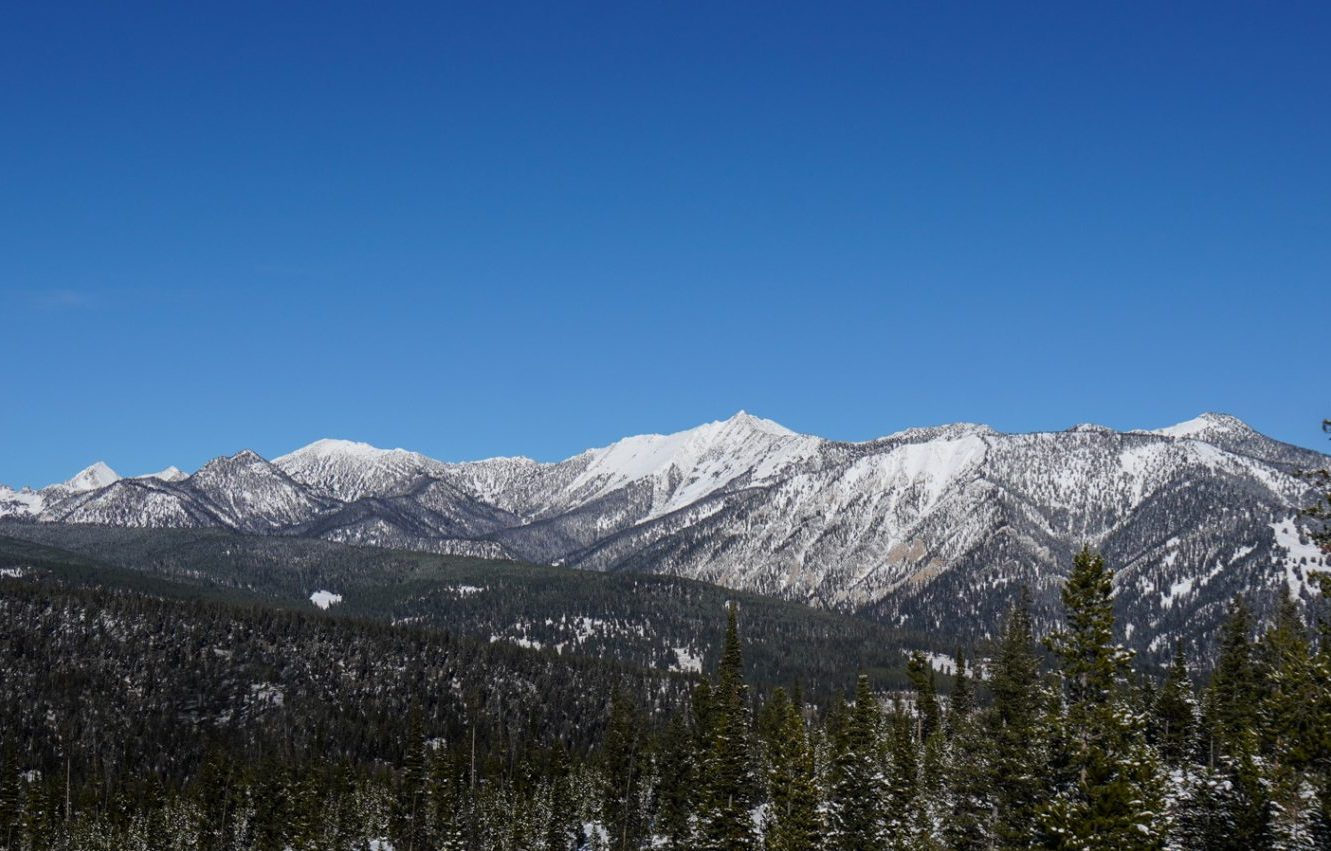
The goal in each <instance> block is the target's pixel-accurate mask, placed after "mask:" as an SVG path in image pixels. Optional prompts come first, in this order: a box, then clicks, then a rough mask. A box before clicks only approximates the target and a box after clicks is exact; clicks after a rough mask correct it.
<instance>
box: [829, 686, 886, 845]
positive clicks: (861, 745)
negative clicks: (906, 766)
mask: <svg viewBox="0 0 1331 851" xmlns="http://www.w3.org/2000/svg"><path fill="white" fill-rule="evenodd" d="M881 721H882V713H881V712H880V710H879V707H878V699H877V698H875V697H874V695H873V692H872V691H871V690H870V688H869V678H868V677H866V676H864V675H862V674H861V675H860V677H859V680H858V681H857V682H856V685H855V705H854V707H852V708H851V710H850V712H849V714H848V716H847V717H846V719H845V721H844V723H842V724H839V725H838V727H839V729H838V730H837V731H836V732H835V734H834V736H835V738H834V741H833V748H834V752H835V757H834V761H833V765H832V772H831V792H830V800H829V806H828V837H827V838H828V842H827V847H828V849H829V851H875V849H881V848H884V847H886V845H885V842H886V832H885V824H884V805H885V803H886V802H885V800H884V790H883V787H882V785H881V781H880V779H879V778H880V775H881V774H882V745H881V736H880V731H879V727H880V725H881Z"/></svg>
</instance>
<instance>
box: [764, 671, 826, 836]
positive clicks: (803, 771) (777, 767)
mask: <svg viewBox="0 0 1331 851" xmlns="http://www.w3.org/2000/svg"><path fill="white" fill-rule="evenodd" d="M796 694H798V691H797V692H796ZM771 706H772V718H773V721H774V723H775V726H774V729H773V730H772V734H771V735H772V740H771V742H770V744H769V749H768V754H769V759H768V784H767V785H768V790H769V792H768V799H769V803H768V809H767V822H766V825H765V830H764V833H763V838H764V845H765V847H766V848H767V849H768V851H808V849H813V848H816V847H817V845H818V841H819V839H820V838H821V837H822V834H823V826H822V817H821V814H820V813H819V811H818V805H819V796H818V786H817V777H816V774H815V770H814V755H813V749H812V747H811V746H810V743H809V737H808V731H807V730H806V729H805V726H804V716H803V712H802V708H801V707H800V706H799V703H798V702H797V701H792V700H790V699H789V698H787V697H786V695H785V691H784V690H783V689H777V690H776V693H775V694H774V695H773V698H772V701H771Z"/></svg>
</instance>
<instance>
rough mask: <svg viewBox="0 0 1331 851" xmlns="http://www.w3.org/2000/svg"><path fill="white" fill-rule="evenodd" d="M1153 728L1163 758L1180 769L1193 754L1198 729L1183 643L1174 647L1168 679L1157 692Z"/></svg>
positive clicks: (1169, 764) (1153, 711) (1171, 766)
mask: <svg viewBox="0 0 1331 851" xmlns="http://www.w3.org/2000/svg"><path fill="white" fill-rule="evenodd" d="M1152 727H1153V733H1154V740H1155V744H1156V747H1157V749H1158V750H1159V751H1160V758H1161V759H1162V760H1163V761H1164V763H1165V765H1167V766H1169V767H1170V768H1175V769H1177V768H1181V767H1182V766H1183V765H1184V763H1185V762H1186V761H1187V760H1188V759H1189V758H1190V757H1191V756H1192V753H1193V750H1194V748H1193V737H1194V734H1195V732H1196V729H1197V698H1196V697H1195V696H1194V695H1193V693H1192V681H1191V680H1190V679H1189V678H1188V664H1187V659H1186V658H1185V657H1184V655H1183V644H1182V643H1181V642H1180V643H1179V645H1178V647H1176V648H1175V650H1174V659H1173V661H1172V662H1171V663H1170V666H1169V671H1168V672H1167V673H1166V675H1165V681H1164V683H1163V684H1162V685H1161V686H1160V690H1159V692H1157V693H1156V695H1155V701H1154V705H1153V706H1152Z"/></svg>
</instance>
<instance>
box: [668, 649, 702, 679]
mask: <svg viewBox="0 0 1331 851" xmlns="http://www.w3.org/2000/svg"><path fill="white" fill-rule="evenodd" d="M674 651H675V669H676V670H678V671H683V672H684V673H686V674H701V673H702V654H701V653H698V654H694V653H693V650H692V649H691V648H689V647H676V648H674Z"/></svg>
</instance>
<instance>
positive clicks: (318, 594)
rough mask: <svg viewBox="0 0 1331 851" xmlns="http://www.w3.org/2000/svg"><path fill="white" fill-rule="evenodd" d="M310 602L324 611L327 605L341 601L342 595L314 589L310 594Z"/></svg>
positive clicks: (334, 604) (333, 604)
mask: <svg viewBox="0 0 1331 851" xmlns="http://www.w3.org/2000/svg"><path fill="white" fill-rule="evenodd" d="M310 602H311V603H313V604H314V605H316V606H318V607H319V608H321V609H324V610H325V611H326V610H327V609H328V607H329V606H336V605H337V604H338V603H340V602H342V595H341V594H334V593H333V592H332V591H315V592H314V593H313V594H311V595H310Z"/></svg>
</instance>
